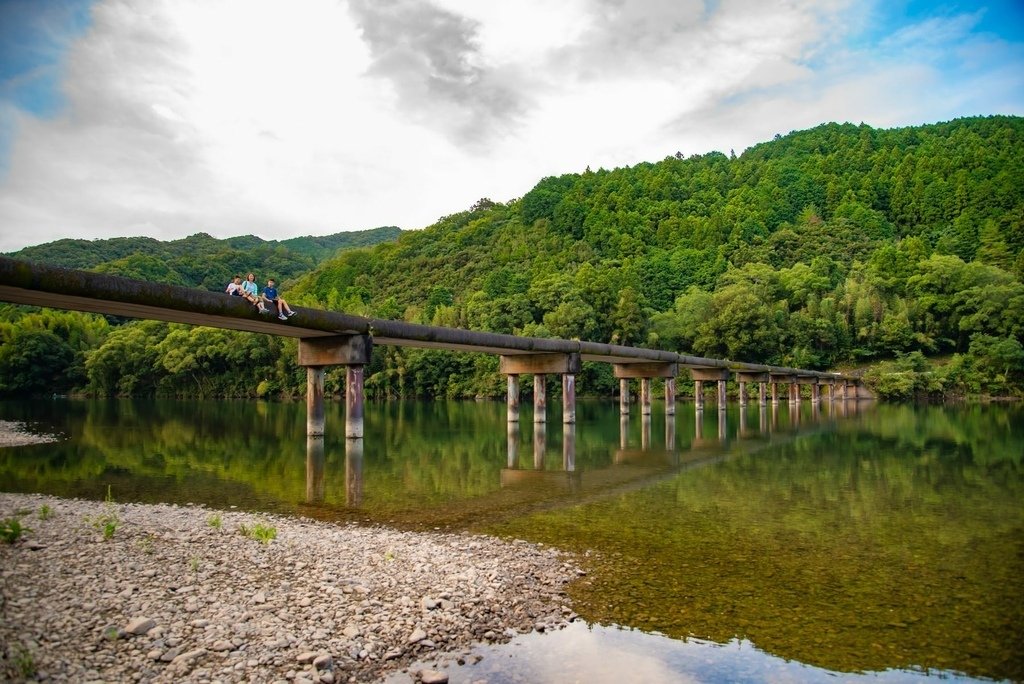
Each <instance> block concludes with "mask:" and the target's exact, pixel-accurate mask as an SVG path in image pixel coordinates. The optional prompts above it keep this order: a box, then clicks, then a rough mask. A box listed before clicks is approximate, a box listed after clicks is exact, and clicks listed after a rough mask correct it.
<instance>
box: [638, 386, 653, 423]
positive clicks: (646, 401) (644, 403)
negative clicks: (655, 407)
mask: <svg viewBox="0 0 1024 684" xmlns="http://www.w3.org/2000/svg"><path fill="white" fill-rule="evenodd" d="M640 415H642V416H650V415H651V379H650V378H640Z"/></svg>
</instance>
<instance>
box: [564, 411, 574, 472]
mask: <svg viewBox="0 0 1024 684" xmlns="http://www.w3.org/2000/svg"><path fill="white" fill-rule="evenodd" d="M562 469H563V470H565V471H566V472H567V473H571V472H573V471H574V470H576V425H575V424H574V423H569V424H566V426H565V429H564V430H562Z"/></svg>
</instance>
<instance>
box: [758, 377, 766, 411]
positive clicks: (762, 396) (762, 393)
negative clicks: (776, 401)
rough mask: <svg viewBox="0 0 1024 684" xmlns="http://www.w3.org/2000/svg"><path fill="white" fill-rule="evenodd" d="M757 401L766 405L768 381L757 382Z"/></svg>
mask: <svg viewBox="0 0 1024 684" xmlns="http://www.w3.org/2000/svg"><path fill="white" fill-rule="evenodd" d="M757 401H758V403H760V404H761V406H766V405H767V404H768V383H766V382H759V383H757Z"/></svg>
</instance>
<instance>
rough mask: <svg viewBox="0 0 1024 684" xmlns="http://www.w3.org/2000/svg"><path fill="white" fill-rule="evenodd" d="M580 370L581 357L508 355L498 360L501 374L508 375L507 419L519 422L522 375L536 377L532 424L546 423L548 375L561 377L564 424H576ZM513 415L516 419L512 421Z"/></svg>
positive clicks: (565, 355) (564, 355)
mask: <svg viewBox="0 0 1024 684" xmlns="http://www.w3.org/2000/svg"><path fill="white" fill-rule="evenodd" d="M580 368H581V361H580V355H579V354H577V353H571V354H508V355H502V356H500V357H499V359H498V371H499V372H500V373H502V374H504V375H507V376H508V411H507V415H508V420H509V421H518V420H519V376H520V375H526V374H532V375H533V422H534V423H546V422H547V387H546V384H545V383H546V380H547V378H546V376H547V375H548V374H552V375H560V376H561V377H562V422H563V423H565V424H567V425H570V424H574V423H575V422H576V375H578V374H579V372H580ZM513 416H515V417H514V418H513Z"/></svg>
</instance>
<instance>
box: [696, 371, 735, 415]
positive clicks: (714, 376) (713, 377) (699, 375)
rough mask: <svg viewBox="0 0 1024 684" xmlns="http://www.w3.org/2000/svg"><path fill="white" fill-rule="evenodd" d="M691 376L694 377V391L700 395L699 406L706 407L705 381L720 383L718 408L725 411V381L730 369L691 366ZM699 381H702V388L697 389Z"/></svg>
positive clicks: (718, 387) (700, 407)
mask: <svg viewBox="0 0 1024 684" xmlns="http://www.w3.org/2000/svg"><path fill="white" fill-rule="evenodd" d="M690 376H691V377H692V378H693V392H694V394H695V395H696V396H697V397H699V399H698V404H697V408H698V409H702V408H704V396H703V389H704V384H703V383H705V382H716V383H718V386H717V389H716V395H717V399H718V410H719V411H724V410H725V402H726V395H725V382H726V380H728V379H729V370H728V369H727V368H691V369H690ZM698 383H700V390H698V389H697V387H698Z"/></svg>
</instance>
